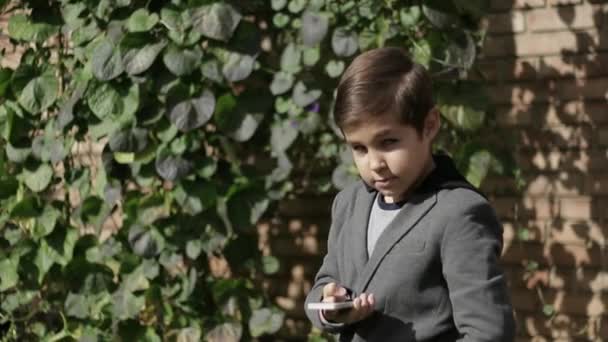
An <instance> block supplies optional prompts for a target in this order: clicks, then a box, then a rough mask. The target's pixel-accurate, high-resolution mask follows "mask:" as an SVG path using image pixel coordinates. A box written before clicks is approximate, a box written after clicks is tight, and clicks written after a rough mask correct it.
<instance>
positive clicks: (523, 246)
mask: <svg viewBox="0 0 608 342" xmlns="http://www.w3.org/2000/svg"><path fill="white" fill-rule="evenodd" d="M526 260H528V261H535V262H537V263H538V264H539V265H541V266H542V265H548V264H549V263H548V260H547V258H546V257H545V255H544V252H543V244H541V243H538V242H524V241H517V242H513V243H510V244H508V245H507V244H505V248H503V253H502V262H503V264H505V265H519V266H522V265H524V261H526Z"/></svg>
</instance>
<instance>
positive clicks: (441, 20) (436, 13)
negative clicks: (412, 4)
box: [422, 0, 461, 29]
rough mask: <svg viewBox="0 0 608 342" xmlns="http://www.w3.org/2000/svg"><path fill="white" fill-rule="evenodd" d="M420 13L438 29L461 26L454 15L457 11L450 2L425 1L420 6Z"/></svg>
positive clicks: (442, 0)
mask: <svg viewBox="0 0 608 342" xmlns="http://www.w3.org/2000/svg"><path fill="white" fill-rule="evenodd" d="M422 13H424V15H425V16H426V18H427V19H428V20H429V21H430V22H431V24H433V25H435V26H437V27H438V28H440V29H447V28H454V27H457V26H460V25H461V22H460V19H459V18H458V16H457V15H456V13H457V9H456V7H455V6H454V3H453V2H452V1H444V0H427V1H425V2H424V4H422Z"/></svg>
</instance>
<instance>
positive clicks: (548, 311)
mask: <svg viewBox="0 0 608 342" xmlns="http://www.w3.org/2000/svg"><path fill="white" fill-rule="evenodd" d="M543 314H545V316H553V315H554V314H555V307H554V306H553V305H551V304H545V305H543Z"/></svg>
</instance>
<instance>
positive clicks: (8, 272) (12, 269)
mask: <svg viewBox="0 0 608 342" xmlns="http://www.w3.org/2000/svg"><path fill="white" fill-rule="evenodd" d="M18 267H19V258H15V257H13V258H5V259H4V260H0V292H4V291H6V290H8V289H10V288H11V287H13V286H16V285H17V283H18V282H19V274H18V273H17V268H18Z"/></svg>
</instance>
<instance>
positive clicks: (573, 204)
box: [559, 196, 597, 220]
mask: <svg viewBox="0 0 608 342" xmlns="http://www.w3.org/2000/svg"><path fill="white" fill-rule="evenodd" d="M559 202H560V207H559V208H560V212H559V217H560V218H563V219H572V220H576V219H581V220H585V219H590V218H595V217H596V216H597V213H594V210H593V199H592V198H591V197H588V196H579V197H562V198H560V200H559Z"/></svg>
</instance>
